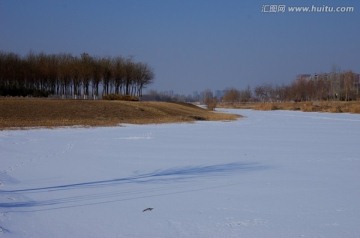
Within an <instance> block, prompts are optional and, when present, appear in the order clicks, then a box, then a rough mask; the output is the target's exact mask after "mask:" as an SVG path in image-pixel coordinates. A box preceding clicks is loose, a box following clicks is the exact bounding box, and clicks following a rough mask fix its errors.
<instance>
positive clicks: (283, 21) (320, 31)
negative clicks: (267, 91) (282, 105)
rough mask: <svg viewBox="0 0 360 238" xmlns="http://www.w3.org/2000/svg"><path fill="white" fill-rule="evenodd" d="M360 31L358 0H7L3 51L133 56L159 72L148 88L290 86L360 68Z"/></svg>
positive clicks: (3, 0)
mask: <svg viewBox="0 0 360 238" xmlns="http://www.w3.org/2000/svg"><path fill="white" fill-rule="evenodd" d="M263 5H285V6H286V7H288V6H312V5H314V6H334V7H337V6H352V7H354V12H352V13H324V12H322V13H319V12H316V13H314V12H313V13H290V12H288V11H286V12H284V13H279V12H278V13H264V12H261V9H262V6H263ZM359 29H360V2H359V1H358V0H343V1H334V0H332V1H329V0H328V1H324V0H312V1H308V0H305V1H298V0H282V1H280V0H266V1H254V0H245V1H240V0H62V1H60V0H59V1H56V0H42V1H41V0H31V1H28V0H23V1H19V0H0V50H2V51H10V52H16V53H19V54H21V55H26V54H27V53H28V52H30V51H33V52H45V53H72V54H74V55H79V54H81V53H83V52H87V53H89V54H91V55H96V56H118V55H121V56H124V57H133V58H134V60H136V61H143V62H146V63H148V64H149V65H150V66H151V67H152V68H153V70H154V72H155V75H156V78H155V82H154V84H153V85H151V86H150V88H152V89H156V90H159V91H162V90H174V91H175V92H178V93H192V92H193V91H195V90H199V91H200V90H204V89H213V90H215V89H226V88H229V87H236V88H239V89H241V88H246V87H247V86H248V85H249V86H251V87H254V86H256V85H259V84H263V83H269V84H273V85H281V84H288V83H290V82H292V81H293V80H294V79H295V77H296V75H297V74H300V73H315V72H328V71H330V70H331V69H332V68H333V67H334V66H336V67H338V68H341V69H342V70H349V69H350V70H353V71H355V72H358V73H360V60H359V57H360V44H359V42H360V41H359V39H360V30H359Z"/></svg>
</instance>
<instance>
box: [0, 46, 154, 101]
mask: <svg viewBox="0 0 360 238" xmlns="http://www.w3.org/2000/svg"><path fill="white" fill-rule="evenodd" d="M153 79H154V72H153V71H152V69H151V68H150V67H149V66H148V65H147V64H145V63H142V62H134V61H133V60H132V59H130V58H123V57H121V56H118V57H93V56H90V55H89V54H87V53H83V54H81V55H80V57H78V56H73V55H71V54H44V53H40V54H35V53H29V54H28V55H26V56H25V57H21V56H19V55H18V54H15V53H7V52H0V96H39V97H46V96H49V95H54V96H58V97H62V98H84V99H87V98H94V99H95V98H98V97H99V96H103V95H108V94H119V95H126V96H136V97H141V96H142V91H143V89H144V88H145V86H146V85H148V84H150V83H152V82H153Z"/></svg>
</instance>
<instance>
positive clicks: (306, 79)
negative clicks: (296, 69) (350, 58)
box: [219, 71, 360, 102]
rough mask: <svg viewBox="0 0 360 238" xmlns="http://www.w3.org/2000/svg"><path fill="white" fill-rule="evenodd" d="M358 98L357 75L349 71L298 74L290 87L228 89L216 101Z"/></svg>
mask: <svg viewBox="0 0 360 238" xmlns="http://www.w3.org/2000/svg"><path fill="white" fill-rule="evenodd" d="M358 99H360V76H359V74H356V73H354V72H352V71H343V72H332V73H324V74H314V75H308V74H304V75H299V76H298V77H297V79H296V80H294V81H293V82H292V83H291V84H289V85H283V86H272V85H271V84H263V85H259V86H256V87H255V88H254V90H251V89H250V88H249V87H248V88H247V89H245V90H238V89H235V88H230V89H227V90H225V91H224V95H223V96H222V97H221V98H219V100H220V101H223V102H249V101H260V102H284V101H319V100H341V101H351V100H358Z"/></svg>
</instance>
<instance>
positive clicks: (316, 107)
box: [221, 101, 360, 113]
mask: <svg viewBox="0 0 360 238" xmlns="http://www.w3.org/2000/svg"><path fill="white" fill-rule="evenodd" d="M221 106H223V107H231V108H242V109H254V110H265V111H268V110H301V111H304V112H336V113H340V112H348V113H360V101H351V102H340V101H316V102H282V103H281V102H276V103H236V104H230V105H229V104H228V105H221Z"/></svg>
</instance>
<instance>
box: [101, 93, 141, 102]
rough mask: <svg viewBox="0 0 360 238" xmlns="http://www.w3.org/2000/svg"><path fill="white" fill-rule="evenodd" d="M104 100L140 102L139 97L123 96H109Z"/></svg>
mask: <svg viewBox="0 0 360 238" xmlns="http://www.w3.org/2000/svg"><path fill="white" fill-rule="evenodd" d="M102 98H103V99H104V100H120V101H139V98H138V97H135V96H130V95H121V94H115V93H112V94H107V95H104V96H103V97H102Z"/></svg>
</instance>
